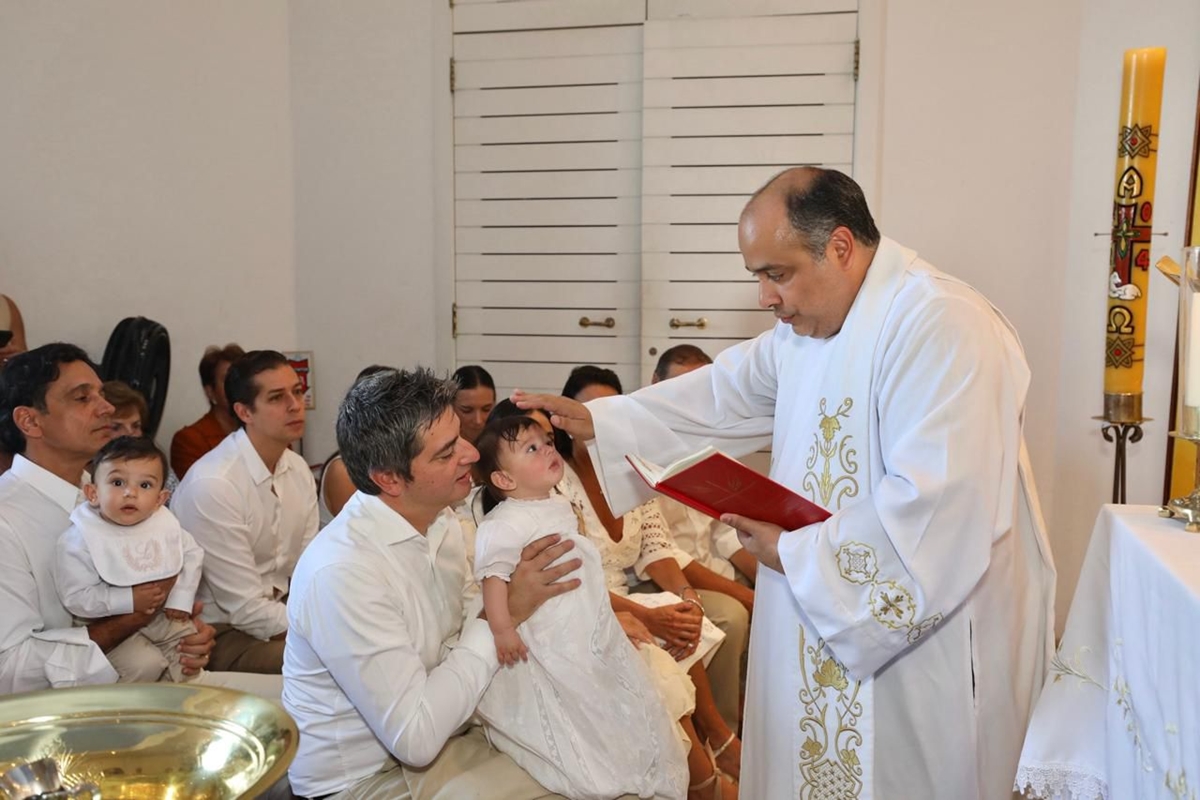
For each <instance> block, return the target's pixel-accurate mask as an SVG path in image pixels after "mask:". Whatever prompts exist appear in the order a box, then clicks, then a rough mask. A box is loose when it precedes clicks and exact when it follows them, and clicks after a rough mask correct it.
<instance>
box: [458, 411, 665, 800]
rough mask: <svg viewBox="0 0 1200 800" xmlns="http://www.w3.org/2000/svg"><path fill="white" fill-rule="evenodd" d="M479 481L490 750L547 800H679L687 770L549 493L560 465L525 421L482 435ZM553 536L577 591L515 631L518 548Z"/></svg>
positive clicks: (571, 527)
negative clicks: (573, 561) (492, 650)
mask: <svg viewBox="0 0 1200 800" xmlns="http://www.w3.org/2000/svg"><path fill="white" fill-rule="evenodd" d="M476 447H477V448H478V449H479V452H480V460H479V462H478V464H477V465H476V477H477V479H478V480H479V482H480V483H481V484H482V485H483V486H484V491H485V492H488V493H489V494H490V496H491V499H492V501H495V500H501V499H502V502H500V503H499V505H498V506H496V508H495V509H494V510H492V511H491V512H490V513H489V514H488V515H487V516H486V517H485V518H484V520H483V522H482V523H480V525H479V530H478V532H477V534H476V539H475V577H476V579H477V580H478V581H479V582H480V584H481V585H482V588H483V602H484V609H485V610H486V611H487V618H488V624H489V625H490V627H491V629H492V633H493V635H494V636H495V639H496V652H497V655H498V656H499V658H500V662H501V664H502V665H503V666H502V667H501V669H500V671H499V672H497V673H496V677H495V678H493V679H492V683H491V685H490V686H489V687H488V690H487V692H486V693H485V694H484V696H483V699H482V700H481V701H480V704H479V715H480V716H481V717H482V718H483V720H484V721H485V722H486V723H487V726H488V732H489V735H490V737H491V739H492V742H493V743H494V744H495V746H496V747H497V748H498V749H499V750H501V751H502V752H504V753H507V754H508V755H509V756H511V757H512V758H513V760H514V761H516V762H517V764H518V765H520V766H521V767H522V768H523V769H524V770H525V771H526V772H528V773H529V774H530V775H531V776H533V778H534V779H536V780H537V781H538V782H539V783H541V784H542V785H543V786H545V787H546V788H547V789H549V790H550V791H552V792H555V793H557V794H561V795H565V796H567V797H571V798H579V799H580V800H592V799H594V800H605V799H607V798H613V797H619V796H621V795H625V794H632V795H637V796H638V797H647V798H649V797H654V798H683V797H684V796H685V795H686V792H687V779H688V770H687V760H686V754H685V752H684V749H683V745H682V743H681V742H680V740H679V738H678V736H677V735H676V732H675V720H673V719H672V718H671V716H670V714H669V713H668V712H667V710H666V708H665V706H664V705H663V702H662V700H661V698H660V697H659V695H658V692H657V691H656V690H655V688H654V686H653V685H652V684H651V680H650V676H649V673H648V671H647V669H646V667H645V665H644V663H643V661H642V659H641V658H639V657H638V655H637V653H636V652H635V651H634V649H633V645H632V644H630V642H629V640H628V638H627V637H626V635H625V632H624V631H623V630H622V628H621V625H620V623H619V622H618V621H617V618H616V616H615V615H614V614H613V611H612V605H611V601H610V599H609V596H608V590H607V587H606V585H605V582H604V574H603V569H602V567H601V565H600V554H599V552H598V551H597V550H596V548H595V547H594V546H593V545H592V544H591V543H590V542H589V541H588V540H587V539H585V538H584V537H582V536H581V535H580V534H579V523H578V519H577V518H576V516H575V512H574V510H573V509H572V507H571V504H570V503H569V502H568V501H567V500H566V499H565V498H564V497H562V496H560V495H558V494H557V493H555V491H554V486H555V484H557V483H558V482H559V480H560V479H561V478H562V475H563V460H562V457H561V456H560V455H559V454H558V452H557V451H556V450H555V449H554V444H553V442H552V440H551V438H550V436H549V435H548V434H547V433H546V432H545V431H544V430H543V429H542V428H541V426H540V425H539V424H538V423H537V422H536V421H535V420H533V419H531V418H529V417H506V418H502V419H497V420H494V421H492V422H491V423H489V424H488V426H487V427H486V428H484V430H483V432H482V433H481V434H480V436H479V439H478V440H477V441H476ZM552 533H556V534H559V535H561V536H562V537H563V538H565V539H570V540H571V541H573V542H574V543H575V549H573V550H571V551H569V552H568V553H567V554H566V555H565V556H564V558H580V559H581V560H582V562H583V566H582V567H581V568H580V571H579V573H578V574H579V577H580V578H581V582H582V585H581V586H580V587H579V588H578V589H576V590H575V591H572V592H567V593H566V594H563V595H559V596H558V597H555V598H552V599H550V600H548V601H547V602H546V603H545V604H543V605H542V606H541V608H539V609H538V610H537V611H536V612H535V613H534V615H533V616H532V617H530V618H529V619H528V620H526V621H525V622H524V623H522V624H521V625H520V626H519V628H517V627H514V625H513V622H512V618H511V616H510V615H509V613H508V579H509V576H510V575H511V574H512V572H513V570H514V569H515V568H516V566H517V564H518V562H519V561H520V560H521V550H522V549H524V547H525V545H527V544H529V543H530V542H532V541H534V540H535V539H538V538H541V537H542V536H546V535H548V534H552Z"/></svg>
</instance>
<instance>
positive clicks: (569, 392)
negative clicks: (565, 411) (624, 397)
mask: <svg viewBox="0 0 1200 800" xmlns="http://www.w3.org/2000/svg"><path fill="white" fill-rule="evenodd" d="M624 393H625V390H624V389H622V388H621V379H620V377H618V376H617V373H615V372H613V371H612V370H611V369H605V368H604V367H597V366H596V365H595V364H584V365H582V366H579V367H576V368H575V369H573V370H571V374H570V375H569V376H567V382H566V383H564V384H563V390H562V396H563V397H569V398H571V399H572V400H578V401H579V402H581V403H586V402H587V401H589V400H595V399H596V398H597V397H612V396H613V395H618V394H624Z"/></svg>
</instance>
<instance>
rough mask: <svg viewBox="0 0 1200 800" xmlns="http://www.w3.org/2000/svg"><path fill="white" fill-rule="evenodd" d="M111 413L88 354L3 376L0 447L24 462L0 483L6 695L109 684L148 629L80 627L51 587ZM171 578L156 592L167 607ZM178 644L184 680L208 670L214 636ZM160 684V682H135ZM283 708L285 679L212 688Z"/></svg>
mask: <svg viewBox="0 0 1200 800" xmlns="http://www.w3.org/2000/svg"><path fill="white" fill-rule="evenodd" d="M111 414H112V406H111V405H109V404H108V402H107V401H106V400H105V399H104V397H103V395H102V394H101V393H100V379H99V378H98V377H97V376H96V372H95V369H94V368H93V367H92V365H91V363H90V361H89V360H88V357H87V354H86V353H84V352H83V350H81V349H79V348H78V347H75V346H74V345H69V344H49V345H44V346H42V347H39V348H37V349H35V350H31V351H29V352H28V353H23V354H21V355H17V356H14V357H13V358H12V359H11V360H10V361H9V362H8V363H7V364H6V365H5V366H4V369H3V370H2V371H0V445H3V447H4V448H5V449H8V450H10V451H11V452H14V453H17V454H18V455H16V457H15V458H14V461H13V466H12V469H11V470H9V471H8V472H6V473H5V474H4V475H3V476H0V694H11V693H16V692H28V691H35V690H38V689H49V688H59V687H67V686H76V685H83V684H96V683H112V682H115V681H116V680H117V673H116V671H115V670H114V669H113V668H112V666H111V665H110V664H109V662H108V660H107V659H106V658H105V656H104V653H105V652H107V651H109V650H112V649H113V648H114V647H116V646H117V645H118V644H120V643H121V642H123V641H124V640H125V639H127V638H129V637H130V636H132V635H133V634H134V633H136V632H137V631H138V630H140V629H141V628H142V627H143V626H145V625H146V623H147V622H149V621H150V620H151V619H152V617H151V616H147V615H145V614H135V613H130V614H120V615H117V616H113V617H108V618H106V619H103V620H97V621H94V622H91V623H90V624H88V625H87V627H73V625H72V619H71V615H70V613H68V612H67V610H66V609H65V608H64V607H63V605H62V602H61V601H60V600H59V597H58V594H57V592H56V591H55V588H54V572H53V570H54V550H55V545H56V543H57V542H58V539H59V536H60V535H61V534H62V532H63V531H65V530H66V529H67V528H68V527H69V526H70V524H71V520H70V515H71V511H72V510H73V509H74V508H75V506H76V505H77V504H78V503H79V501H80V492H79V479H80V476H82V475H83V470H84V468H85V466H86V465H87V463H88V461H89V460H90V459H91V458H92V456H94V455H95V454H96V451H97V450H99V449H100V447H102V446H103V445H104V444H105V443H106V442H107V441H108V439H109V437H110V436H111V422H110V419H109V417H110V416H111ZM174 580H175V579H174V578H169V579H167V580H164V581H158V582H156V583H159V584H162V586H161V587H160V588H161V590H162V593H163V597H164V599H165V598H166V595H167V593H168V592H169V591H170V588H171V585H172V584H173V583H174ZM196 628H197V633H196V634H194V635H192V636H189V637H187V638H186V639H184V640H183V642H182V643H181V645H180V651H181V653H182V654H183V656H182V658H181V662H182V663H183V665H184V670H185V672H196V671H198V670H199V669H200V668H201V667H203V666H204V665H205V663H206V662H207V661H208V654H209V651H210V650H211V649H212V646H213V644H212V643H213V629H212V627H211V626H209V625H206V624H204V623H203V622H201V621H200V619H199V618H198V617H197V619H196ZM138 677H140V678H142V679H145V680H154V679H155V678H156V677H157V675H142V676H138ZM206 682H207V683H211V684H215V685H227V686H231V687H234V688H240V689H243V690H245V691H253V692H255V693H258V694H261V695H263V696H266V697H272V698H275V699H278V697H279V692H280V689H279V684H278V679H277V678H276V679H274V680H269V679H267V678H265V676H257V675H255V676H246V675H240V676H238V675H228V676H223V677H222V678H217V679H213V680H206Z"/></svg>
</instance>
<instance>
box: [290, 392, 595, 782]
mask: <svg viewBox="0 0 1200 800" xmlns="http://www.w3.org/2000/svg"><path fill="white" fill-rule="evenodd" d="M453 399H454V384H453V382H450V381H443V380H440V379H438V378H436V377H435V376H434V375H433V374H432V373H431V372H429V371H428V370H417V371H415V372H400V371H397V370H386V371H384V372H381V373H377V374H375V375H372V376H370V377H368V378H366V379H364V380H362V381H360V382H359V383H358V384H356V385H355V386H354V387H353V388H352V389H351V390H350V392H349V394H348V395H347V396H346V399H345V400H344V401H343V402H342V407H341V409H340V411H339V413H338V422H337V436H338V446H339V447H340V448H341V453H342V458H343V460H344V462H345V464H346V468H347V471H348V472H349V475H350V478H351V480H352V481H353V482H354V485H355V486H356V487H357V488H358V491H357V492H356V493H355V494H354V496H353V497H351V499H350V500H349V502H348V503H347V504H346V506H345V507H344V508H343V509H342V511H341V513H340V514H338V516H337V517H335V518H334V520H333V521H332V522H331V523H329V525H327V526H326V527H325V528H324V529H323V530H322V531H321V533H320V535H318V536H317V538H316V540H315V541H314V542H313V544H312V546H311V547H309V548H308V550H306V551H305V553H304V555H303V556H301V558H300V563H299V564H298V565H297V566H296V572H295V575H294V576H293V580H292V594H291V598H290V600H289V602H288V617H289V620H290V627H289V631H288V638H287V650H286V654H285V657H284V668H283V677H284V706H285V708H287V710H288V711H289V713H291V715H292V716H293V717H294V718H295V720H296V723H297V725H298V726H299V728H300V749H299V752H298V753H297V754H296V760H295V761H294V762H293V763H292V767H291V770H290V772H289V775H290V778H291V782H292V788H293V790H294V791H295V792H296V793H297V794H298V795H301V796H303V797H308V798H324V797H336V798H338V800H348V799H349V798H355V799H356V800H358V799H361V798H385V797H386V798H393V797H408V796H410V794H411V797H412V798H413V799H414V800H432V799H433V798H436V799H437V800H456V799H457V798H464V797H487V798H489V799H490V800H532V799H533V798H543V797H552V796H554V795H550V794H549V793H548V792H547V791H546V790H545V789H544V788H542V787H541V786H539V785H538V784H537V783H535V782H534V781H533V779H532V778H530V777H529V776H528V775H527V774H526V773H524V772H523V771H522V770H521V769H520V768H519V767H517V765H516V764H515V763H514V762H513V761H512V759H511V758H509V757H508V756H506V755H503V754H501V753H499V752H498V751H496V750H494V749H492V748H491V747H490V745H489V744H488V742H487V740H486V739H485V738H484V736H483V735H482V733H480V732H479V730H478V729H477V728H468V727H467V722H468V720H469V719H470V718H471V716H472V715H473V714H474V712H475V707H476V705H477V704H478V702H479V698H480V697H481V696H482V695H483V691H484V689H486V688H487V685H488V683H489V682H490V681H491V679H492V675H493V674H494V673H495V672H496V669H497V668H498V663H497V660H496V645H495V643H494V641H493V639H492V634H491V631H490V630H489V628H488V625H487V623H486V621H484V620H483V619H479V618H477V617H476V615H475V613H473V612H476V611H478V608H479V606H478V604H475V605H474V606H473V607H472V606H471V604H469V603H467V602H466V601H465V600H464V594H465V593H466V590H467V586H468V585H469V583H470V580H471V576H470V572H469V570H468V569H467V557H466V552H465V548H464V544H463V536H462V530H461V529H460V528H459V524H458V520H457V518H456V517H455V515H454V513H453V512H452V511H451V510H450V506H452V505H453V504H454V503H457V502H459V501H460V500H462V499H463V498H464V497H465V496H466V495H467V493H468V491H469V490H470V488H471V475H470V470H471V464H472V463H473V462H474V461H475V460H476V459H477V458H478V456H479V454H478V453H477V452H476V451H475V448H474V447H472V446H471V444H470V443H469V442H467V441H466V440H465V439H463V438H461V437H460V436H459V423H458V417H457V416H456V415H455V413H454V410H453V408H452V406H451V403H452V402H453ZM570 547H571V544H570V543H569V542H561V543H556V537H546V538H544V539H541V540H539V541H537V542H534V543H533V544H531V545H529V547H527V548H526V549H525V552H524V553H522V562H521V564H520V565H519V566H518V567H517V570H516V571H515V572H514V573H513V575H512V582H511V584H510V588H509V606H510V611H511V613H512V615H513V618H514V620H516V621H517V622H520V621H523V620H525V619H527V618H528V617H529V615H530V614H532V613H533V611H534V610H535V609H536V608H537V607H538V606H539V605H541V603H543V602H544V601H545V600H547V599H549V598H550V597H552V596H555V595H558V594H561V593H563V592H566V591H570V590H571V589H573V588H575V587H576V586H578V581H577V580H564V581H562V582H557V581H559V579H560V578H563V576H565V575H567V574H568V573H569V572H571V571H573V570H575V569H576V568H577V567H578V566H579V561H578V560H577V559H571V560H569V561H566V562H564V563H562V564H558V565H556V566H554V567H549V564H550V563H551V562H552V561H554V560H556V559H558V558H559V556H561V555H562V554H563V553H565V552H566V551H567V550H568V549H569V548H570Z"/></svg>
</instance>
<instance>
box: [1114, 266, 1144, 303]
mask: <svg viewBox="0 0 1200 800" xmlns="http://www.w3.org/2000/svg"><path fill="white" fill-rule="evenodd" d="M1108 296H1109V297H1111V298H1113V299H1114V300H1137V299H1138V298H1139V297H1141V296H1142V290H1141V289H1139V288H1138V287H1137V285H1136V284H1133V283H1126V284H1124V285H1122V284H1121V276H1120V275H1118V274H1117V271H1116V270H1113V271H1112V272H1110V273H1109V274H1108Z"/></svg>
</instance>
